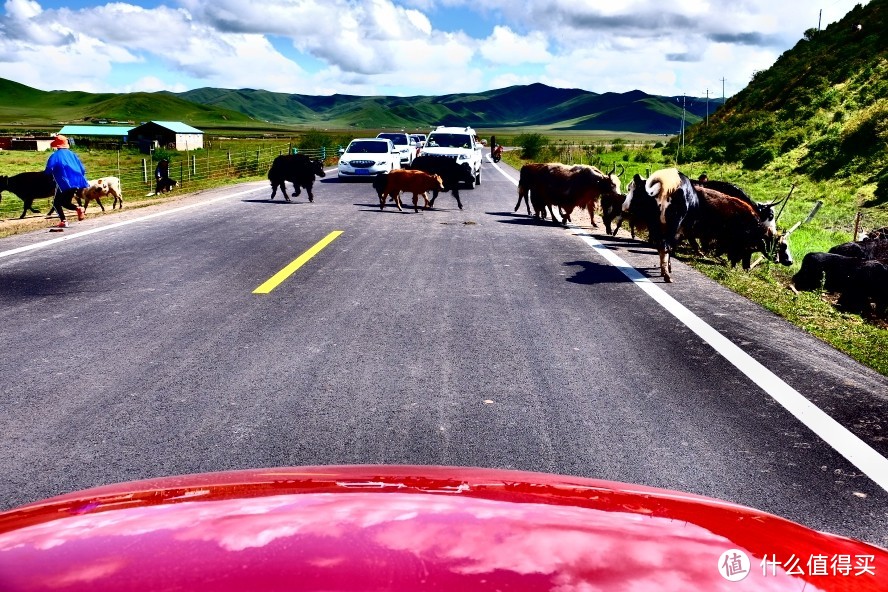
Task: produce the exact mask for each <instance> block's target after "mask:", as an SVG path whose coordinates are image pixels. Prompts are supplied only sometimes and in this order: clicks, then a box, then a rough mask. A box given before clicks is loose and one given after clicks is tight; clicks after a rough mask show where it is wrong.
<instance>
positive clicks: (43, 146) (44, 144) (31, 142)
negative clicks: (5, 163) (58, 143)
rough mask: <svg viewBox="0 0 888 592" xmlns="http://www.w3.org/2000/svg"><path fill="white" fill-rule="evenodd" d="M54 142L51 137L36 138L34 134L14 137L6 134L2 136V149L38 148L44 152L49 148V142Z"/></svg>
mask: <svg viewBox="0 0 888 592" xmlns="http://www.w3.org/2000/svg"><path fill="white" fill-rule="evenodd" d="M50 142H52V138H51V137H46V138H43V137H41V138H35V137H33V136H25V137H19V138H16V137H12V136H4V137H2V138H0V150H37V151H39V152H43V151H44V150H49V143H50Z"/></svg>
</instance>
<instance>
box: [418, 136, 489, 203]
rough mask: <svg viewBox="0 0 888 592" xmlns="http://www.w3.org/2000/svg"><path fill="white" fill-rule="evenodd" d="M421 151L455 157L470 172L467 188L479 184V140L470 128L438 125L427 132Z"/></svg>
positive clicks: (430, 154) (426, 153)
mask: <svg viewBox="0 0 888 592" xmlns="http://www.w3.org/2000/svg"><path fill="white" fill-rule="evenodd" d="M422 153H423V154H424V155H426V156H447V157H450V158H453V159H455V160H456V162H458V163H459V164H461V165H464V166H466V167H467V169H468V170H469V171H470V172H471V174H472V178H473V181H472V182H471V183H469V188H472V187H474V186H475V185H480V184H481V141H480V140H479V139H478V135H477V134H476V133H475V130H473V129H472V128H470V127H445V126H438V128H437V129H435V130H434V131H433V132H432V133H430V134H429V137H428V140H426V145H425V146H424V147H423V149H422Z"/></svg>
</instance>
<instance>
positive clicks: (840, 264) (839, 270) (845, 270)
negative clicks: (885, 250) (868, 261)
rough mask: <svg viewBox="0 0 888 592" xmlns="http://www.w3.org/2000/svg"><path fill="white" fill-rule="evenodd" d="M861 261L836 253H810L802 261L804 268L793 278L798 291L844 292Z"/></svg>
mask: <svg viewBox="0 0 888 592" xmlns="http://www.w3.org/2000/svg"><path fill="white" fill-rule="evenodd" d="M860 263H861V260H860V259H858V258H856V257H847V256H845V255H837V254H835V253H808V254H807V255H805V257H804V259H802V266H801V267H800V268H799V271H798V272H797V273H796V274H795V275H794V276H792V283H793V285H794V286H795V287H796V289H797V290H819V289H820V288H821V287H822V288H823V289H824V290H826V291H827V292H843V291H844V290H845V289H846V288H847V286H848V281H849V278H850V277H851V274H852V273H853V272H854V270H855V269H856V268H857V267H859V266H860Z"/></svg>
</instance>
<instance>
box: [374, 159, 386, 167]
mask: <svg viewBox="0 0 888 592" xmlns="http://www.w3.org/2000/svg"><path fill="white" fill-rule="evenodd" d="M385 163H386V161H385V160H380V161H379V162H377V163H376V166H382V165H384V164H385Z"/></svg>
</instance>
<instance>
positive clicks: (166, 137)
mask: <svg viewBox="0 0 888 592" xmlns="http://www.w3.org/2000/svg"><path fill="white" fill-rule="evenodd" d="M129 138H130V142H138V143H139V148H140V149H141V150H142V151H144V152H148V150H149V149H150V148H169V149H172V150H195V149H197V148H203V141H204V133H203V132H202V131H201V130H199V129H197V128H193V127H191V126H190V125H187V124H185V123H182V122H179V121H149V122H147V123H143V124H142V125H139V126H136V127H134V128H133V129H131V130H130V133H129Z"/></svg>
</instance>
